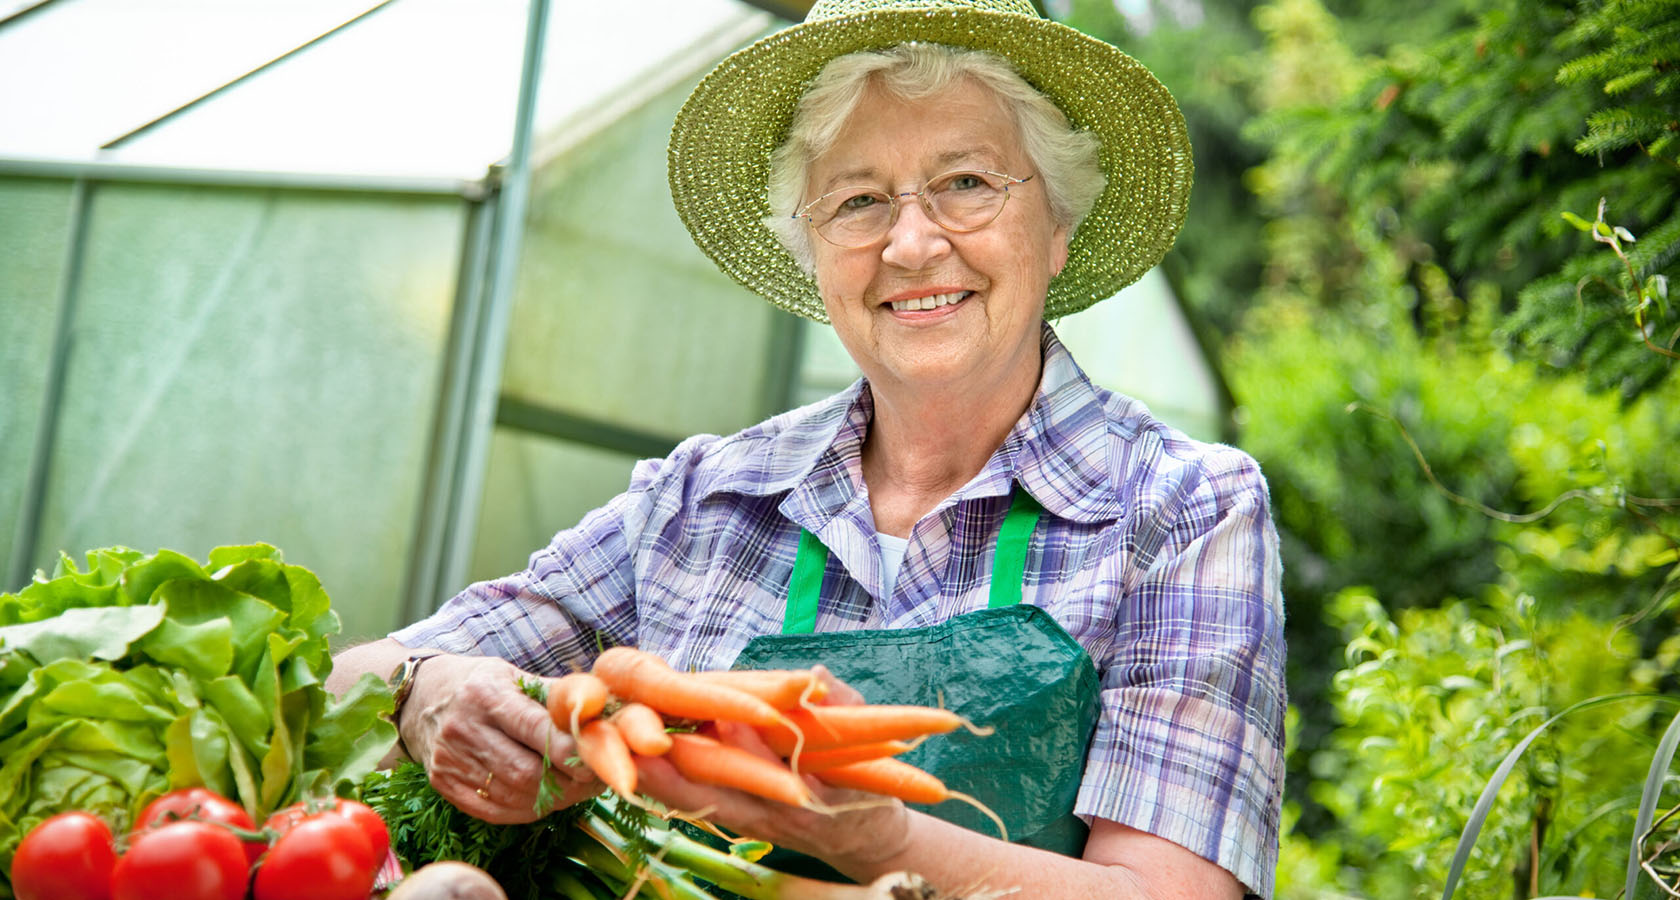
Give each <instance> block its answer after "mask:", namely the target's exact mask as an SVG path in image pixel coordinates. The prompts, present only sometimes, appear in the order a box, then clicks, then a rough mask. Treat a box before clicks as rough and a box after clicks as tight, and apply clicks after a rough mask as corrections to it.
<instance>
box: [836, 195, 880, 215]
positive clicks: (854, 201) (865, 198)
mask: <svg viewBox="0 0 1680 900" xmlns="http://www.w3.org/2000/svg"><path fill="white" fill-rule="evenodd" d="M879 202H881V199H880V198H879V197H876V196H875V195H874V194H854V195H853V196H850V197H847V198H846V199H844V200H841V201H840V212H843V213H845V212H858V211H860V210H865V209H868V208H869V207H871V206H874V205H875V204H877V203H879Z"/></svg>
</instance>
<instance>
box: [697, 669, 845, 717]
mask: <svg viewBox="0 0 1680 900" xmlns="http://www.w3.org/2000/svg"><path fill="white" fill-rule="evenodd" d="M690 675H691V676H692V677H694V678H698V679H699V680H701V681H704V682H706V683H708V684H721V685H723V686H725V687H732V688H734V689H736V690H738V691H745V692H747V693H749V694H751V695H753V696H754V697H757V698H758V699H760V700H763V701H764V702H765V703H768V704H770V705H771V706H774V707H775V708H777V709H793V708H794V707H796V706H802V705H804V704H806V703H820V702H822V700H823V699H824V698H825V697H827V696H828V682H826V681H823V680H822V679H821V678H818V677H817V673H816V672H813V671H812V670H810V669H737V670H734V671H727V672H691V673H690Z"/></svg>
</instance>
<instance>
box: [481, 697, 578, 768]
mask: <svg viewBox="0 0 1680 900" xmlns="http://www.w3.org/2000/svg"><path fill="white" fill-rule="evenodd" d="M514 671H515V672H516V673H518V670H517V669H516V670H514ZM519 674H523V673H519ZM525 677H534V676H525ZM542 680H543V682H544V683H545V684H550V683H552V682H553V681H554V680H555V679H552V678H544V679H542ZM498 701H499V702H495V703H491V704H488V705H487V707H486V712H487V713H488V715H489V719H490V722H491V724H492V725H494V726H495V727H496V728H498V729H500V730H501V731H502V732H503V733H505V734H507V735H508V736H509V737H511V738H512V739H514V740H515V741H518V742H519V743H520V744H521V745H522V746H524V747H525V748H526V749H528V750H530V751H531V752H532V753H535V754H537V755H538V757H543V756H546V757H547V758H548V761H549V764H550V765H551V766H552V767H553V768H554V770H555V771H556V772H558V773H559V774H560V775H561V777H563V778H567V779H570V780H572V781H578V782H584V781H591V780H592V779H593V778H594V774H593V773H592V772H590V771H589V769H588V768H587V767H585V766H581V765H568V764H567V761H568V760H571V759H573V758H574V757H576V755H577V745H576V743H575V742H574V741H573V740H572V736H571V735H569V734H567V733H566V732H565V731H563V730H561V729H560V728H559V727H558V726H557V725H556V724H555V722H554V720H553V719H552V718H550V716H549V714H548V707H546V706H544V705H543V704H541V703H538V702H537V701H536V700H534V699H533V698H531V697H530V696H529V695H527V694H526V693H525V692H524V691H523V690H521V689H520V688H519V687H518V683H517V678H516V679H514V680H513V681H511V682H510V683H509V685H508V688H507V691H506V693H504V694H503V695H502V696H500V697H498Z"/></svg>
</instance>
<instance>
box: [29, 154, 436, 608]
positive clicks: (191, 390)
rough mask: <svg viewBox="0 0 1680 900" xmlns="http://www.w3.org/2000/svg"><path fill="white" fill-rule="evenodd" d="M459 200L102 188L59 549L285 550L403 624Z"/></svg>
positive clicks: (353, 603) (47, 519)
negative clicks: (256, 544)
mask: <svg viewBox="0 0 1680 900" xmlns="http://www.w3.org/2000/svg"><path fill="white" fill-rule="evenodd" d="M463 219H464V217H463V215H462V206H461V203H460V201H458V200H449V199H434V198H411V197H400V196H387V195H324V194H309V193H303V192H283V191H251V190H233V189H215V188H191V187H186V186H181V185H169V186H101V187H99V188H98V189H97V193H96V194H95V197H94V200H93V203H92V207H91V211H90V229H89V233H88V236H87V248H88V249H87V251H86V257H85V261H84V264H83V271H82V280H81V289H80V291H79V296H78V298H77V302H76V316H75V321H74V330H75V343H74V345H73V349H72V353H71V356H70V359H69V364H68V374H67V379H66V382H65V396H64V402H63V404H62V407H61V409H60V410H59V417H58V427H57V442H56V444H55V452H54V453H53V455H52V459H51V478H50V482H49V489H48V491H47V502H46V505H45V509H44V511H43V514H42V521H41V528H40V535H41V537H40V541H39V545H38V552H37V557H38V560H39V561H41V562H44V561H45V560H46V559H48V558H50V557H51V556H52V555H53V554H54V553H55V552H56V551H57V550H58V549H59V548H65V549H71V550H72V551H75V550H79V549H81V548H87V547H96V546H103V545H107V544H127V545H130V546H135V547H141V548H147V549H150V548H155V547H165V546H167V547H172V548H176V549H179V550H182V551H183V552H187V553H189V554H191V555H195V556H201V555H202V554H203V553H204V552H205V551H206V550H208V549H209V547H211V546H213V545H215V544H224V543H239V542H248V541H267V542H270V543H273V544H275V545H277V546H280V547H282V548H283V549H284V550H285V551H286V553H287V554H288V557H289V558H291V559H293V560H294V561H297V562H299V563H302V564H304V565H307V566H309V567H310V568H311V569H314V570H315V571H316V572H317V573H318V574H319V575H320V576H321V578H322V581H323V582H324V583H325V585H326V587H327V590H328V591H329V592H333V591H335V586H346V587H348V586H354V592H353V595H351V596H341V597H339V598H338V599H339V600H340V601H341V602H340V603H339V604H338V607H339V611H340V614H341V615H342V616H343V618H344V620H345V621H344V624H345V633H346V634H347V635H364V636H365V635H371V634H379V633H383V632H384V631H385V630H387V629H388V628H389V627H390V626H391V625H392V624H393V623H394V621H395V619H396V617H397V615H398V613H397V609H398V603H397V601H398V599H399V598H398V594H399V592H400V590H401V587H400V584H401V580H402V578H403V575H404V571H405V569H404V564H405V561H406V560H407V558H408V552H409V547H410V544H411V543H412V540H413V533H414V530H415V524H414V515H415V509H416V506H417V503H418V494H419V488H420V486H421V485H422V483H423V470H424V466H425V463H426V454H427V448H428V446H429V442H430V439H431V429H432V425H433V421H434V418H435V409H436V403H437V401H436V395H437V390H438V383H439V378H440V359H441V354H442V352H443V348H444V344H445V340H446V337H447V330H448V327H449V321H450V309H451V305H452V303H453V298H454V291H455V277H456V272H455V266H456V262H455V261H456V259H457V257H458V256H459V249H460V245H461V241H462V235H461V229H462V223H463Z"/></svg>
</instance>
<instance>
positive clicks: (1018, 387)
mask: <svg viewBox="0 0 1680 900" xmlns="http://www.w3.org/2000/svg"><path fill="white" fill-rule="evenodd" d="M1041 371H1042V361H1039V365H1037V366H1034V367H1033V368H1032V369H1031V370H1030V371H1021V372H1019V373H1016V374H1015V375H1014V376H1012V377H1009V378H1005V379H1002V380H1000V381H998V382H996V383H988V384H984V385H979V386H968V385H959V386H955V387H952V388H948V389H944V390H930V389H927V388H925V387H917V388H914V389H910V388H907V387H906V386H903V385H893V386H889V387H887V389H885V390H883V389H882V386H878V385H876V384H875V383H874V382H871V383H870V390H871V391H872V393H873V395H874V401H875V415H874V419H873V421H871V423H870V426H869V436H868V437H867V438H866V439H865V440H864V444H863V480H864V484H866V485H868V487H869V506H870V510H871V511H872V512H873V513H874V516H875V530H876V531H878V532H881V533H882V534H890V535H896V536H898V537H908V536H909V534H910V529H911V528H912V527H914V526H915V524H916V523H917V522H918V521H920V520H921V518H922V516H925V515H927V513H928V512H929V511H930V510H932V509H933V508H934V507H935V506H938V505H939V503H940V501H942V500H944V499H945V498H946V497H949V496H950V495H951V494H953V493H955V492H956V490H957V489H958V488H960V487H962V486H963V485H965V484H967V483H968V482H969V481H970V480H972V479H973V478H974V476H975V475H977V474H979V472H980V470H981V469H983V468H985V466H986V461H987V460H989V459H991V457H992V454H993V453H995V452H997V448H998V447H1000V446H1002V444H1003V441H1004V438H1006V437H1008V436H1009V432H1010V429H1012V428H1014V427H1015V423H1016V422H1018V421H1019V420H1020V418H1021V414H1022V413H1024V412H1025V411H1026V409H1027V406H1028V405H1029V404H1030V403H1031V402H1032V399H1033V395H1034V394H1035V393H1037V390H1038V381H1039V374H1040V372H1041Z"/></svg>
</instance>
